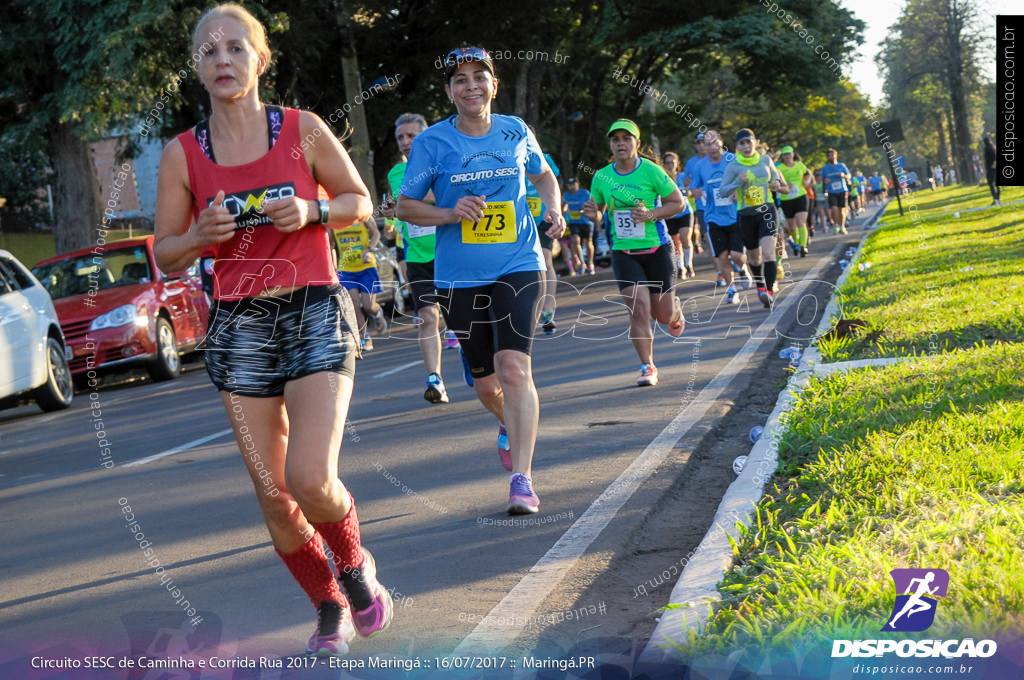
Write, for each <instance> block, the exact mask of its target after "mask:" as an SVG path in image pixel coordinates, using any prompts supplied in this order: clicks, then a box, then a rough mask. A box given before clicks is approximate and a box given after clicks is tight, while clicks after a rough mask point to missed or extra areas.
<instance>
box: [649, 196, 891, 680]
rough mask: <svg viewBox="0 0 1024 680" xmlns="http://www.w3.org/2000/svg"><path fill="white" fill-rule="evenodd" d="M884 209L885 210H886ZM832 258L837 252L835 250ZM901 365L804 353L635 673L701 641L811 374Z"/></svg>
mask: <svg viewBox="0 0 1024 680" xmlns="http://www.w3.org/2000/svg"><path fill="white" fill-rule="evenodd" d="M886 205H887V204H886ZM884 210H885V205H882V206H879V207H878V208H876V209H875V211H874V212H873V213H871V214H870V215H869V216H868V218H867V220H866V221H865V223H864V224H865V225H873V224H875V223H876V222H877V220H878V218H879V217H880V216H881V214H882V213H883V212H884ZM870 234H871V230H865V232H864V235H863V236H862V238H861V239H860V241H859V242H858V244H857V252H856V253H855V254H854V256H853V258H852V259H851V260H850V263H849V264H848V265H847V267H846V269H845V271H843V273H842V274H841V275H840V277H839V279H838V280H837V281H836V283H835V287H836V289H839V288H841V287H842V285H843V284H844V283H845V282H846V280H847V278H849V276H850V274H851V272H853V271H855V270H856V263H857V260H858V259H859V257H860V251H861V248H862V247H863V245H864V241H865V240H866V239H867V237H868V236H869V235H870ZM836 252H841V251H840V250H838V249H837V251H836ZM839 309H840V303H839V302H837V300H836V298H835V297H833V298H832V299H831V300H829V303H828V305H827V306H826V307H825V312H824V313H823V314H822V317H821V321H820V323H819V324H818V328H817V331H816V333H815V335H817V336H820V335H822V334H823V333H825V332H827V331H828V329H829V328H830V327H831V326H832V320H833V318H835V317H837V316H838V315H839ZM901 360H902V359H900V358H897V359H869V360H865V361H850V362H837V363H835V364H822V363H821V352H820V351H818V348H817V347H815V346H813V345H812V346H811V347H808V348H807V350H806V351H805V352H804V354H803V356H802V358H801V360H800V363H799V366H798V368H797V370H796V372H795V373H794V374H793V375H792V376H791V377H790V379H789V383H788V384H787V386H786V388H785V389H784V390H783V391H782V392H781V393H780V394H779V398H778V400H777V401H776V404H775V408H774V409H773V410H772V412H771V414H770V415H769V416H768V420H767V421H766V422H765V425H764V432H763V433H762V434H761V438H760V439H758V440H757V442H755V443H754V446H753V448H751V450H750V453H749V454H748V455H747V462H746V465H745V466H744V468H743V471H742V472H741V473H740V475H739V476H738V477H737V478H736V480H735V481H734V482H733V483H732V484H730V485H729V488H728V489H727V490H726V492H725V494H724V495H723V496H722V501H721V502H720V503H719V506H718V510H717V512H716V513H715V518H714V520H713V521H712V522H711V526H710V527H709V529H708V531H707V533H706V534H705V535H704V538H703V539H702V540H701V542H700V544H699V545H698V546H697V549H696V550H695V551H694V554H693V556H692V558H691V559H687V560H686V562H685V567H684V568H683V571H682V573H680V575H679V580H678V581H677V582H676V585H675V587H674V588H673V589H672V593H671V595H670V596H669V603H670V604H674V605H681V606H680V607H679V608H678V609H672V610H668V611H667V612H665V613H663V614H662V617H661V619H660V620H659V622H658V625H657V626H656V627H655V629H654V632H653V633H652V634H651V639H650V640H648V642H647V646H646V647H644V650H643V652H641V654H640V656H639V658H638V660H637V667H638V668H644V667H655V668H657V667H664V666H666V665H679V664H681V663H682V662H683V661H684V660H683V658H682V657H681V656H680V655H679V653H678V650H677V649H676V647H675V644H676V643H678V642H682V641H685V640H688V639H689V638H690V637H691V636H696V635H700V634H701V631H702V629H703V627H704V625H705V624H706V623H707V620H708V616H709V614H710V613H711V610H712V607H713V605H714V603H716V602H718V601H720V600H721V595H720V594H719V592H718V587H717V586H718V582H719V581H721V580H722V577H723V576H724V574H725V572H726V571H727V570H728V569H729V568H730V567H731V566H732V560H733V550H732V541H734V540H738V538H739V530H738V528H737V525H742V526H743V527H747V526H749V525H750V522H751V520H752V517H753V510H754V509H755V507H756V506H757V504H758V502H760V500H761V498H762V497H763V496H764V485H765V483H766V482H767V481H768V479H770V478H771V476H772V474H773V473H774V472H775V469H776V467H777V466H778V462H779V457H778V442H779V439H780V438H781V436H782V434H783V433H784V431H785V427H784V426H783V424H782V423H781V417H782V414H783V413H785V412H786V411H788V410H789V409H790V408H792V406H793V404H794V403H795V402H796V400H797V398H798V397H799V396H800V394H801V393H802V392H803V391H804V390H805V389H806V387H807V384H808V382H809V381H810V379H811V377H812V376H813V375H814V374H815V373H822V374H827V373H831V372H833V371H837V370H851V369H854V368H859V367H861V366H873V365H885V364H889V363H895V362H897V361H901Z"/></svg>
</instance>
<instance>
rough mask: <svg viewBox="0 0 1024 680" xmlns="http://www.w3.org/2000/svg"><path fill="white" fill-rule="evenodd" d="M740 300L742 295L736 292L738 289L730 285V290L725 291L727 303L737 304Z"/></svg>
mask: <svg viewBox="0 0 1024 680" xmlns="http://www.w3.org/2000/svg"><path fill="white" fill-rule="evenodd" d="M739 301H740V296H739V294H738V293H737V292H736V289H735V288H733V287H732V286H729V290H727V291H725V304H727V305H735V304H739Z"/></svg>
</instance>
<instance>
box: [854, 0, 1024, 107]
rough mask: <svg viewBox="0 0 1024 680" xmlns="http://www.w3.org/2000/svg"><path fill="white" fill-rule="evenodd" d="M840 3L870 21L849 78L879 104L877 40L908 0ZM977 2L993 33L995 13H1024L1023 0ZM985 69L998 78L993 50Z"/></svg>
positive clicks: (855, 0) (880, 78) (880, 83)
mask: <svg viewBox="0 0 1024 680" xmlns="http://www.w3.org/2000/svg"><path fill="white" fill-rule="evenodd" d="M840 4H841V5H842V6H843V7H845V8H847V9H849V10H851V11H852V12H853V13H854V15H855V16H856V17H857V18H858V19H860V20H861V21H863V22H864V23H866V24H867V28H866V29H865V31H864V44H863V45H861V47H860V58H858V59H857V61H855V62H854V65H853V72H852V74H851V77H850V80H852V81H853V82H854V83H856V84H857V86H858V87H859V88H860V91H861V92H864V93H866V94H867V95H868V96H869V97H870V99H871V104H872V105H874V106H878V105H879V104H881V102H882V77H881V74H880V73H879V72H878V67H876V66H875V55H876V54H878V52H879V47H878V43H880V42H882V41H883V40H884V39H885V37H886V35H887V33H888V30H889V26H891V25H892V24H894V23H896V20H897V19H898V18H899V16H900V12H902V11H903V8H904V7H905V6H906V4H907V3H906V0H841V2H840ZM978 4H979V5H980V6H981V7H982V8H983V12H984V13H985V14H986V15H987V16H986V20H987V21H988V22H991V27H992V33H993V34H994V33H995V18H994V17H995V15H996V14H1024V2H1021V1H1020V0H978ZM1011 7H1012V9H1011ZM989 65H990V66H991V68H989ZM984 72H985V73H986V74H987V75H988V77H990V78H992V79H995V55H994V54H991V55H987V58H986V67H985V69H984Z"/></svg>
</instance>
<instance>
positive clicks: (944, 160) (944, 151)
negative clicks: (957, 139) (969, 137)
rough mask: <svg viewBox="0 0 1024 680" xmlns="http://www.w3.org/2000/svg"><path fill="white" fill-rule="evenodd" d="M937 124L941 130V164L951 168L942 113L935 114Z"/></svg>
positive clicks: (939, 154)
mask: <svg viewBox="0 0 1024 680" xmlns="http://www.w3.org/2000/svg"><path fill="white" fill-rule="evenodd" d="M935 125H936V127H937V128H938V130H939V153H938V156H939V165H941V166H942V167H944V168H949V149H948V148H947V146H946V127H945V126H944V125H943V124H942V114H941V113H940V114H938V115H936V116H935Z"/></svg>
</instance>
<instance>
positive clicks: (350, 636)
mask: <svg viewBox="0 0 1024 680" xmlns="http://www.w3.org/2000/svg"><path fill="white" fill-rule="evenodd" d="M355 637H356V629H355V628H354V627H353V626H352V612H350V611H349V608H348V607H343V606H342V605H341V603H340V602H332V601H330V600H324V601H323V602H321V603H320V605H319V606H318V607H317V608H316V630H314V631H313V635H312V637H310V638H309V643H308V644H307V645H306V654H312V655H313V656H341V655H342V654H348V643H350V642H352V640H354V639H355Z"/></svg>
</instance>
